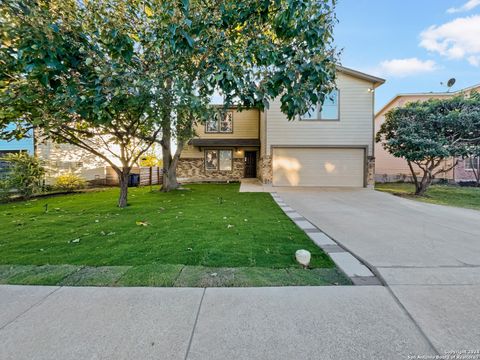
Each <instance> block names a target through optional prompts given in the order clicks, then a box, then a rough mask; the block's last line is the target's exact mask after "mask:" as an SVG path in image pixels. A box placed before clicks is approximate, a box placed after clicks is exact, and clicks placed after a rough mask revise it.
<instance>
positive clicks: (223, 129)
mask: <svg viewBox="0 0 480 360" xmlns="http://www.w3.org/2000/svg"><path fill="white" fill-rule="evenodd" d="M205 132H206V133H232V132H233V112H232V111H225V112H223V111H222V112H217V113H215V115H214V116H213V118H212V119H210V120H208V121H207V122H206V124H205Z"/></svg>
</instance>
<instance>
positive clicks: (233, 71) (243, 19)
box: [130, 0, 336, 191]
mask: <svg viewBox="0 0 480 360" xmlns="http://www.w3.org/2000/svg"><path fill="white" fill-rule="evenodd" d="M130 4H131V3H130ZM174 4H177V3H172V2H168V1H155V0H150V1H147V2H144V13H143V14H141V15H140V14H139V15H138V16H142V18H143V21H144V22H145V24H147V25H145V26H146V27H145V29H146V30H144V31H140V32H139V33H140V35H139V39H138V43H139V44H141V47H142V48H144V49H146V51H150V52H151V53H152V56H153V57H156V58H157V59H161V60H162V64H163V65H162V66H161V67H158V68H157V71H158V73H157V75H156V78H157V79H160V81H159V82H158V83H157V85H156V89H158V95H159V97H161V100H160V99H159V101H158V102H157V105H158V107H159V109H161V111H160V112H159V113H160V114H161V115H160V125H161V127H162V137H161V139H160V140H159V142H160V144H161V145H162V150H163V167H164V184H163V187H162V189H163V190H164V191H169V190H171V189H174V188H176V187H177V186H178V183H177V180H176V166H177V164H178V160H179V157H180V153H181V151H182V149H183V146H184V144H185V143H186V141H187V140H188V139H190V138H191V137H192V135H193V132H192V128H193V124H194V123H195V122H198V121H204V120H205V119H206V118H207V117H208V116H210V114H211V111H212V109H211V108H210V107H209V106H208V103H209V100H210V97H211V95H212V94H213V92H214V91H220V92H221V93H222V94H223V96H224V105H225V107H229V106H231V105H233V104H236V105H237V106H238V107H239V108H250V107H256V108H259V109H264V108H267V107H268V106H269V103H270V102H271V101H272V100H273V99H275V98H279V99H280V101H281V109H282V111H283V112H284V113H285V114H286V115H287V117H288V118H289V119H293V118H295V116H296V115H299V114H303V113H305V112H306V111H307V110H308V109H309V108H310V107H311V105H312V104H313V103H317V102H318V101H323V98H324V96H325V95H326V94H327V93H328V92H329V91H331V90H332V88H333V86H334V78H335V61H336V53H335V49H334V47H333V46H332V40H333V39H332V32H333V26H334V23H335V14H334V5H335V1H334V0H315V1H313V0H261V1H246V0H240V1H238V0H225V1H209V0H207V1H199V0H190V1H189V0H183V1H181V2H180V3H179V4H180V6H175V5H174ZM134 11H135V12H136V13H137V14H138V10H134ZM142 26H143V25H142ZM148 29H154V31H150V30H148ZM172 140H174V141H175V143H176V151H175V153H173V151H172V146H171V143H172Z"/></svg>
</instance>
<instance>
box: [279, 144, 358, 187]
mask: <svg viewBox="0 0 480 360" xmlns="http://www.w3.org/2000/svg"><path fill="white" fill-rule="evenodd" d="M364 158H365V153H364V149H350V148H335V149H333V148H328V149H327V148H274V149H273V159H272V165H273V185H274V186H331V187H335V186H340V187H343V186H348V187H362V186H363V183H364V161H365V159H364Z"/></svg>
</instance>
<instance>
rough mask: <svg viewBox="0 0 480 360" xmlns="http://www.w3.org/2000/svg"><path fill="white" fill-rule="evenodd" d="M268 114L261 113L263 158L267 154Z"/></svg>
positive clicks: (261, 149)
mask: <svg viewBox="0 0 480 360" xmlns="http://www.w3.org/2000/svg"><path fill="white" fill-rule="evenodd" d="M265 126H266V113H265V111H262V112H260V156H261V157H263V156H265V154H266V139H267V134H266V131H265V130H266V128H265Z"/></svg>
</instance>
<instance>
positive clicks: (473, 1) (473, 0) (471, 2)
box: [447, 0, 480, 14]
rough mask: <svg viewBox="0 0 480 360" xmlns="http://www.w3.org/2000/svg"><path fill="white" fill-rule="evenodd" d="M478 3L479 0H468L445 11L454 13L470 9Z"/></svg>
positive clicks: (479, 3) (479, 2)
mask: <svg viewBox="0 0 480 360" xmlns="http://www.w3.org/2000/svg"><path fill="white" fill-rule="evenodd" d="M479 5H480V0H469V1H467V2H466V3H465V4H463V5H462V6H460V7H458V8H454V7H452V8H450V9H448V10H447V12H448V13H449V14H454V13H458V12H465V11H470V10H473V9H475V8H476V7H477V6H479Z"/></svg>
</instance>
